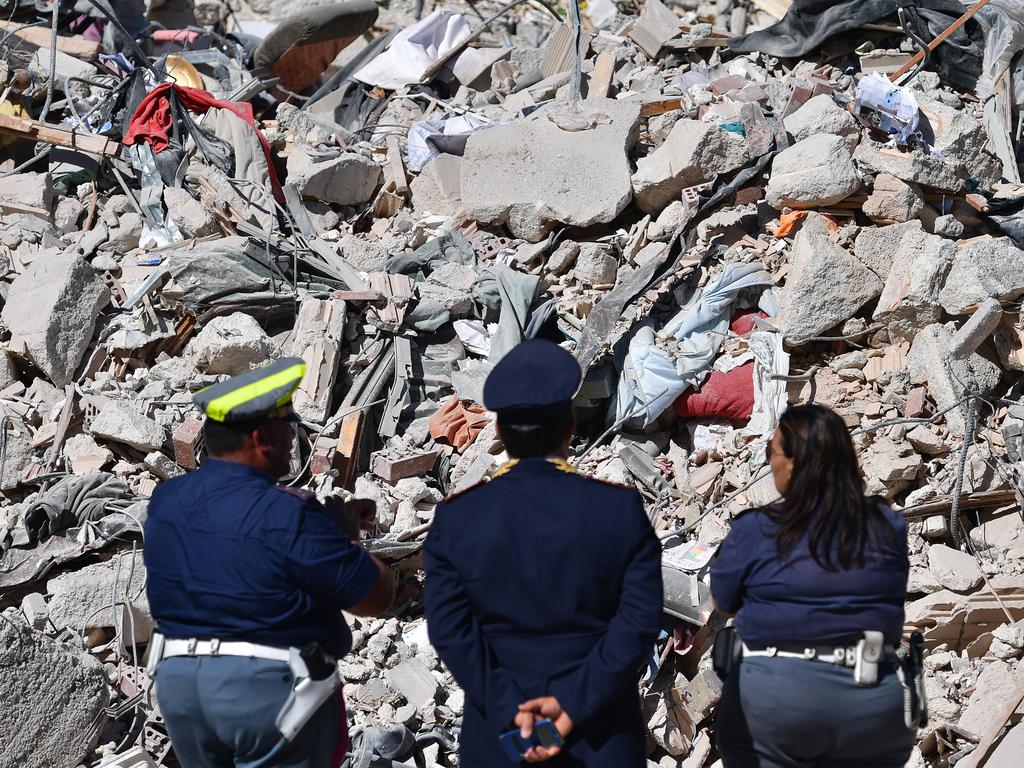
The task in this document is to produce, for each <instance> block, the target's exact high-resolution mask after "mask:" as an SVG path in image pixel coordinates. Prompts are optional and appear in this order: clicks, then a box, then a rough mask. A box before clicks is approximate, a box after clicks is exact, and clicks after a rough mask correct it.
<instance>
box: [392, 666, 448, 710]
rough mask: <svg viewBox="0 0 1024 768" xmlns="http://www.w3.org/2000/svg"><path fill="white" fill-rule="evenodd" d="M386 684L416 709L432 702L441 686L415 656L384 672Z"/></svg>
mask: <svg viewBox="0 0 1024 768" xmlns="http://www.w3.org/2000/svg"><path fill="white" fill-rule="evenodd" d="M384 676H385V677H386V678H387V681H388V685H390V686H391V687H392V688H393V689H395V690H396V691H398V692H399V693H400V694H402V696H404V697H405V700H406V701H407V702H408V703H410V704H412V705H413V706H415V707H416V708H417V709H419V708H420V707H423V706H425V705H427V704H430V703H432V702H433V701H434V700H435V698H436V697H437V693H438V691H439V690H440V688H441V685H440V683H438V682H437V678H436V677H434V676H433V675H432V674H431V672H430V669H428V668H427V666H426V665H425V664H424V663H423V662H421V661H420V660H419V659H417V658H412V659H408V660H406V661H403V662H402V663H401V664H399V665H398V666H396V667H393V668H392V669H389V670H388V671H387V672H385V673H384Z"/></svg>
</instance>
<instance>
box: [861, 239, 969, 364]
mask: <svg viewBox="0 0 1024 768" xmlns="http://www.w3.org/2000/svg"><path fill="white" fill-rule="evenodd" d="M914 223H917V222H914ZM878 239H881V240H886V239H887V238H884V237H883V238H878ZM860 245H861V240H860V238H858V239H857V246H858V247H857V254H858V255H860V254H861V248H860ZM864 250H865V251H866V250H868V249H867V248H865V249H864ZM955 255H956V246H955V245H954V244H953V243H952V242H950V241H949V240H945V239H943V238H941V237H938V236H936V235H929V234H927V233H925V232H924V231H923V230H922V229H921V228H920V227H916V228H910V227H908V228H907V229H906V230H905V231H904V235H903V237H902V239H900V241H899V244H898V245H897V247H896V249H895V250H894V251H892V252H891V253H890V257H891V258H892V267H891V269H890V270H889V274H888V275H887V276H886V278H885V285H884V286H883V288H882V295H881V296H880V297H879V299H878V306H877V307H876V309H875V313H874V316H873V318H874V319H875V320H877V321H879V322H882V323H885V324H886V325H887V326H888V328H889V332H890V335H891V336H892V337H894V338H898V339H913V338H914V336H915V335H916V334H917V331H918V330H919V329H921V328H923V327H925V326H926V325H929V324H931V323H935V322H938V321H939V320H940V319H941V318H942V307H941V306H940V304H939V294H940V291H941V290H942V286H943V284H944V283H945V280H946V275H947V274H948V273H949V270H950V267H951V266H952V264H953V259H954V256H955ZM972 351H973V350H972Z"/></svg>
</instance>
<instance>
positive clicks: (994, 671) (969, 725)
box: [957, 661, 1024, 738]
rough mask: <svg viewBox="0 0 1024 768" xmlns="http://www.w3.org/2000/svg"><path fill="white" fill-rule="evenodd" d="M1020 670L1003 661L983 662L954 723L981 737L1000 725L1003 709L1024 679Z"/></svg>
mask: <svg viewBox="0 0 1024 768" xmlns="http://www.w3.org/2000/svg"><path fill="white" fill-rule="evenodd" d="M1022 671H1024V670H1021V668H1020V667H1019V666H1018V667H1017V668H1016V669H1014V668H1011V667H1010V665H1009V664H1007V663H1006V662H1003V661H993V662H990V663H989V664H986V665H985V667H984V668H983V669H982V670H981V674H980V675H978V681H977V683H975V685H974V693H972V694H971V699H970V701H969V702H968V703H967V708H966V709H964V712H963V714H962V715H961V716H960V720H959V721H958V722H957V725H959V726H960V727H961V728H963V729H965V730H967V731H970V732H971V733H973V734H974V735H976V736H978V737H981V738H983V737H984V736H985V735H986V734H987V733H988V732H989V731H991V730H992V729H993V728H995V727H997V726H998V725H1000V723H999V722H998V720H999V718H1000V717H1001V715H1002V712H1003V710H1005V709H1006V705H1007V704H1009V702H1010V698H1011V697H1012V696H1014V695H1015V694H1016V693H1017V691H1018V689H1019V688H1020V685H1021V682H1022V680H1024V674H1022Z"/></svg>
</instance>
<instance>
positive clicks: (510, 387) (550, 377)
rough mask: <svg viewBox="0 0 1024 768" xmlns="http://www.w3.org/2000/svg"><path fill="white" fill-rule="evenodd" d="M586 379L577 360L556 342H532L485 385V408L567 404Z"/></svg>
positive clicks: (515, 350) (520, 348) (514, 351)
mask: <svg viewBox="0 0 1024 768" xmlns="http://www.w3.org/2000/svg"><path fill="white" fill-rule="evenodd" d="M582 380H583V372H582V371H581V370H580V365H579V363H577V362H576V358H575V357H573V356H572V355H570V354H569V353H568V352H566V351H565V350H564V349H562V348H561V347H560V346H558V345H557V344H555V343H554V342H553V341H547V340H546V339H529V340H527V341H524V342H522V343H521V344H519V345H518V346H516V347H513V349H512V351H511V352H509V353H508V354H506V355H505V356H504V357H502V358H501V362H499V363H498V364H497V365H495V366H494V369H493V370H492V371H491V373H490V375H488V377H487V381H485V382H484V405H486V406H487V408H488V409H489V410H492V411H503V410H507V409H509V408H543V407H545V406H551V405H557V404H558V403H567V402H569V401H570V400H572V398H573V396H574V395H575V394H576V390H577V389H578V388H579V386H580V381H582Z"/></svg>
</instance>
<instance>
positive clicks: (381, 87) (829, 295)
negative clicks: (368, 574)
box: [0, 0, 1024, 768]
mask: <svg viewBox="0 0 1024 768" xmlns="http://www.w3.org/2000/svg"><path fill="white" fill-rule="evenodd" d="M790 5H791V3H790V2H789V1H788V0H771V1H770V2H769V0H749V2H748V1H747V0H719V1H718V2H707V3H698V2H691V1H689V0H680V1H679V2H676V3H668V2H663V1H662V0H646V2H634V0H628V1H626V0H617V1H616V0H592V1H591V2H588V3H587V4H586V7H585V8H584V9H583V10H582V15H581V21H580V22H579V23H578V24H574V22H573V18H574V17H575V16H576V14H575V13H574V10H575V11H578V10H579V9H578V8H576V7H575V6H574V5H573V4H572V3H570V4H569V5H568V6H565V5H564V4H563V5H562V6H555V5H550V4H549V3H547V2H541V3H537V4H527V3H520V4H518V5H515V4H514V5H513V6H511V7H510V6H507V5H503V4H500V3H498V2H490V1H489V0H485V1H484V2H475V3H472V4H463V3H461V2H451V3H449V4H446V5H441V4H439V5H436V6H433V5H431V6H424V5H423V4H422V3H418V4H414V3H410V2H405V1H404V0H395V1H394V2H390V3H387V4H383V5H381V6H380V7H378V6H377V5H376V4H375V3H373V2H370V1H369V0H352V1H351V2H348V3H344V4H341V5H337V4H335V5H331V4H326V5H324V4H319V5H314V4H312V3H309V4H292V3H290V4H288V5H287V7H285V5H284V4H283V3H277V2H271V0H262V1H261V2H259V3H256V2H250V3H249V4H248V5H245V4H239V7H236V6H235V4H232V5H231V6H230V7H229V6H228V5H227V4H224V3H222V2H220V0H203V1H202V2H196V3H194V4H188V3H186V4H161V3H152V4H149V7H148V9H146V8H144V7H143V4H142V3H134V2H128V0H113V2H112V3H111V6H112V8H113V13H112V12H111V11H110V9H109V8H107V7H105V6H106V4H105V3H100V2H90V3H77V4H73V3H55V4H53V6H52V9H51V10H47V11H45V12H44V13H43V14H42V16H39V15H38V14H39V11H38V10H37V8H36V6H34V5H32V4H30V3H16V4H13V5H12V9H13V10H12V15H11V17H10V21H8V22H4V28H5V35H4V37H3V38H2V39H0V48H2V54H3V63H0V81H2V83H3V86H4V90H3V93H2V96H0V161H2V163H0V174H3V182H2V183H0V271H2V272H3V277H2V282H0V303H2V311H0V325H2V336H0V345H2V351H0V410H2V414H0V610H2V611H3V612H2V613H0V636H2V641H0V672H2V674H0V699H2V700H3V701H4V702H5V703H7V704H13V706H10V705H7V704H5V706H4V707H3V708H0V734H2V735H3V736H4V738H2V739H0V765H32V766H54V767H63V766H67V768H74V766H79V765H82V766H93V765H97V764H105V765H112V766H143V765H148V766H153V765H162V766H172V765H176V762H175V759H174V755H173V750H172V748H171V746H170V744H169V740H168V738H167V734H166V729H165V727H164V725H163V721H162V719H161V717H160V713H159V711H158V710H157V708H156V706H155V700H154V699H153V697H152V696H150V695H149V692H150V681H149V679H148V678H147V676H146V674H145V671H144V667H143V665H142V656H143V653H144V650H145V645H146V641H147V638H148V636H149V631H150V629H151V628H152V620H151V617H150V615H149V611H148V605H147V603H146V598H145V568H144V565H143V561H142V557H141V552H142V549H143V548H144V546H145V542H144V540H143V538H142V536H141V528H142V525H143V523H144V521H145V514H146V503H147V499H148V497H149V496H150V495H151V494H152V492H153V489H154V488H155V487H156V486H157V484H158V483H159V482H161V481H162V480H165V479H167V478H170V477H173V476H176V475H179V474H181V473H183V472H186V471H188V470H191V469H194V468H195V467H196V466H198V464H199V463H200V462H201V460H202V456H203V445H202V431H201V422H200V421H199V418H198V414H197V412H196V411H195V409H194V408H193V407H192V404H191V401H192V394H193V393H194V392H195V391H196V390H198V389H200V388H202V387H205V386H208V385H210V384H212V383H215V382H216V381H219V380H221V379H222V378H223V377H226V376H230V375H233V374H237V373H241V372H244V371H248V370H250V369H251V368H253V367H255V366H258V365H260V364H262V363H265V362H266V361H268V360H270V359H274V358H276V357H279V356H282V355H296V356H301V357H302V358H303V359H304V360H305V361H306V362H307V364H308V370H307V373H306V376H305V378H304V379H303V382H302V384H301V387H300V389H299V392H298V393H297V395H296V398H295V404H296V408H297V410H298V412H299V414H300V416H301V417H302V420H303V421H302V424H301V426H300V428H299V430H298V436H297V440H296V446H295V455H294V460H293V468H292V469H293V471H292V476H291V477H290V478H288V479H287V480H286V482H290V483H293V484H301V485H303V486H306V487H309V488H312V489H313V490H315V491H316V492H317V493H318V494H319V495H320V496H321V497H325V496H327V495H328V494H334V493H337V494H343V495H344V494H349V493H351V494H354V495H355V496H358V497H362V498H369V499H373V500H374V501H375V502H376V503H377V508H378V515H377V521H376V526H377V527H376V530H375V531H374V532H373V535H372V537H371V538H370V539H369V540H368V541H367V546H368V548H369V549H370V550H371V551H372V552H374V553H376V554H378V555H379V556H380V557H382V558H384V559H385V560H386V561H387V562H389V563H390V564H391V566H392V568H393V570H394V573H395V575H396V577H397V578H398V580H399V584H400V588H399V598H398V601H397V607H396V609H395V611H394V614H393V616H391V617H389V618H385V619H356V618H352V619H351V626H352V627H353V636H354V648H353V653H352V654H351V655H350V656H348V657H347V658H345V659H343V660H341V661H340V662H339V670H340V674H341V675H342V677H343V678H344V680H345V681H346V698H347V701H348V704H349V714H350V719H351V720H352V724H353V731H352V733H353V747H352V749H353V757H352V765H354V766H355V765H358V766H369V765H389V764H394V765H410V766H411V765H419V766H428V767H429V766H455V765H457V764H458V757H457V739H458V731H459V723H460V718H461V715H462V711H463V707H464V704H465V702H464V697H463V694H462V692H461V691H460V690H459V689H458V687H457V685H456V684H455V683H454V681H453V680H452V677H451V675H450V674H449V673H448V672H447V671H446V670H445V668H444V666H443V665H442V664H441V663H440V661H439V660H438V657H437V654H436V653H435V652H434V650H433V649H432V647H431V645H430V640H429V635H428V631H427V627H426V625H425V622H424V620H423V616H422V613H423V612H422V581H423V572H422V558H421V556H420V551H421V548H422V543H423V540H424V537H425V536H426V534H427V531H428V530H429V527H430V521H431V519H432V516H433V512H434V509H435V507H436V505H437V503H438V502H439V501H440V500H442V499H443V498H444V497H445V496H446V495H448V494H450V493H453V492H457V491H459V490H462V489H465V488H467V487H469V486H471V485H473V484H474V483H477V482H480V481H482V480H484V479H485V478H487V477H488V476H489V474H491V473H492V472H493V471H494V470H496V469H497V467H499V466H500V465H501V464H502V462H503V461H504V458H505V457H504V456H503V447H502V446H501V444H500V442H499V441H498V439H497V437H496V433H495V429H494V419H493V415H492V414H489V413H487V412H486V410H485V409H484V408H483V407H482V405H481V404H480V403H481V400H482V394H481V393H482V387H483V382H484V379H485V378H486V376H487V373H488V372H489V371H490V369H491V368H492V367H493V365H494V364H495V363H496V361H497V360H498V359H500V358H501V356H502V355H504V354H505V353H507V352H508V350H509V349H511V348H512V347H514V346H515V345H516V344H517V343H518V342H519V341H521V340H522V339H523V338H532V337H538V336H539V337H545V338H549V339H552V340H554V341H557V342H559V343H561V344H563V345H564V346H565V347H566V348H567V349H569V350H570V351H571V352H572V353H573V354H574V355H575V356H576V358H577V359H578V360H579V362H580V364H581V366H582V367H583V369H584V371H585V374H586V375H585V380H584V383H583V385H582V387H581V390H580V392H579V394H578V396H577V399H576V407H577V416H578V421H579V434H578V437H577V439H576V442H575V443H574V449H573V450H574V455H573V456H572V457H571V459H570V461H571V463H572V464H573V465H575V467H576V468H577V470H578V471H581V472H585V473H588V474H593V475H595V476H597V477H599V478H602V479H605V480H608V481H611V482H616V483H622V484H625V485H629V486H632V487H636V488H637V489H639V491H640V492H641V494H642V495H643V496H644V498H645V501H646V502H647V509H648V511H649V514H650V517H651V520H652V523H653V525H654V527H655V529H656V530H657V532H658V534H659V536H660V537H661V539H662V541H663V542H664V545H665V554H664V560H663V574H664V580H665V594H666V598H665V625H664V626H665V631H664V634H663V637H662V638H661V639H660V640H659V643H658V646H657V647H656V648H652V650H651V659H650V664H649V665H648V667H647V669H646V670H644V671H643V672H642V673H640V674H639V676H638V680H639V685H640V686H641V689H642V691H643V707H644V717H645V719H646V721H647V724H648V730H649V736H650V738H649V746H650V751H649V755H648V760H649V765H650V766H665V767H666V768H667V767H668V766H685V767H686V768H700V767H701V766H705V765H707V766H711V765H715V764H716V761H717V759H718V758H717V753H716V751H715V748H714V746H713V741H714V739H713V737H714V712H715V706H716V703H717V701H718V697H719V694H720V690H721V683H720V681H719V680H718V678H717V677H716V676H715V674H714V673H713V671H712V670H711V667H710V658H709V649H710V644H711V641H712V638H713V637H714V633H715V631H716V630H717V629H718V628H719V627H721V626H722V625H723V624H724V621H725V617H723V616H721V615H719V614H717V613H716V612H714V610H713V606H712V605H711V599H710V592H709V590H708V587H707V576H706V570H707V569H706V566H707V562H708V560H709V558H710V557H711V555H712V554H713V552H714V550H715V548H716V547H717V545H718V544H719V543H720V542H721V541H722V540H723V538H724V537H725V535H726V533H727V532H728V529H729V520H730V518H731V516H732V515H734V514H737V513H739V512H740V511H742V510H743V509H745V508H747V507H750V506H755V505H763V504H767V503H770V502H772V501H773V500H774V499H775V498H776V492H775V489H774V485H773V483H772V480H771V478H770V475H769V473H768V468H767V461H766V457H765V447H766V442H767V440H768V439H769V438H770V436H771V434H772V431H773V429H774V427H775V425H776V423H777V419H778V416H779V414H780V413H781V411H782V410H784V408H785V407H786V406H787V404H793V403H802V402H810V401H813V402H819V403H823V404H826V405H828V406H830V407H832V408H834V409H835V410H836V411H837V412H838V413H839V414H840V415H841V416H842V418H843V419H844V420H845V421H846V423H847V425H848V426H849V427H850V430H851V434H852V435H853V438H854V441H855V445H856V447H857V450H858V452H859V454H860V459H861V463H862V467H863V471H864V475H865V478H866V480H867V488H868V492H869V493H871V494H875V495H878V496H881V497H884V498H885V499H886V500H887V501H888V502H889V503H890V504H892V505H893V506H894V507H895V508H897V509H899V510H901V511H902V513H903V514H904V516H905V517H906V519H907V522H908V525H909V531H910V561H911V575H910V596H909V602H908V605H907V629H908V631H910V630H919V631H921V632H923V633H924V637H925V643H926V649H927V652H928V655H927V657H926V662H925V663H926V667H927V670H928V677H927V685H928V691H929V698H930V704H931V723H930V725H929V726H928V728H927V729H925V730H923V731H922V732H921V733H920V739H919V742H918V747H917V749H916V752H915V756H914V760H913V765H916V766H925V765H927V766H947V765H954V764H962V765H969V764H971V765H973V764H974V763H973V762H972V761H973V760H974V757H972V756H971V752H972V751H974V750H982V751H985V752H988V753H990V754H991V759H990V763H989V764H991V765H995V764H997V761H998V760H1008V759H1010V758H1007V756H1006V754H1007V752H1006V751H1008V750H1012V749H1013V745H1014V744H1017V745H1020V744H1021V743H1022V741H1024V731H1022V729H1024V724H1021V723H1020V722H1019V721H1020V716H1019V713H1018V714H1017V715H1016V716H1015V715H1013V709H1014V705H1013V702H1014V701H1019V696H1020V693H1021V686H1022V685H1024V663H1022V662H1021V658H1022V656H1024V519H1022V516H1021V501H1022V491H1024V481H1022V475H1024V404H1022V403H1021V400H1020V396H1021V392H1022V388H1024V382H1022V373H1024V312H1022V306H1021V299H1022V298H1024V213H1022V211H1024V185H1022V183H1021V176H1020V173H1021V171H1020V167H1021V166H1020V164H1019V162H1018V157H1019V149H1020V142H1019V136H1020V130H1021V121H1020V114H1019V109H1018V106H1019V103H1020V102H1021V101H1022V100H1024V96H1022V95H1021V94H1024V83H1022V82H1021V70H1020V68H1019V67H1018V66H1017V65H1018V64H1019V56H1016V58H1015V55H1016V54H1017V53H1018V52H1019V50H1020V49H1021V47H1022V43H1024V13H1022V12H1021V11H1020V9H1019V5H1018V4H1015V3H1012V2H1008V1H1005V0H1004V1H1001V0H992V2H990V3H989V4H988V5H987V6H986V7H985V8H983V9H981V10H980V11H978V12H977V14H976V16H975V17H972V19H971V20H969V21H967V22H966V25H965V26H963V27H962V28H958V30H959V31H956V30H954V35H953V37H952V38H951V42H948V43H940V44H939V45H937V46H936V47H935V49H934V50H932V51H931V52H929V53H927V55H924V52H922V50H921V49H922V45H923V44H922V43H921V42H920V41H921V39H922V38H924V39H925V40H926V41H928V40H932V39H934V38H936V37H938V36H939V33H941V32H944V31H945V30H946V29H947V28H948V27H950V26H952V25H954V22H956V21H957V16H956V15H952V16H947V15H944V14H947V13H948V12H949V7H950V6H951V4H950V3H948V2H946V3H938V4H936V3H931V4H929V3H927V2H922V3H916V4H915V3H910V4H903V5H908V6H913V7H911V8H910V10H909V11H908V12H907V13H903V11H906V10H907V9H906V8H904V9H902V10H901V15H900V16H899V17H897V15H896V14H895V5H893V7H892V8H891V9H888V10H892V11H893V14H892V15H886V16H881V17H871V18H868V16H869V15H870V14H871V13H872V12H873V10H874V11H877V12H878V13H885V10H884V9H883V10H881V11H879V10H878V8H880V7H881V6H883V5H885V4H879V3H873V4H872V3H849V2H840V3H833V4H830V5H831V6H832V8H831V10H829V11H828V13H827V14H825V15H823V14H824V12H822V11H820V7H821V6H822V5H829V4H820V3H801V2H797V3H795V4H794V6H808V7H807V8H806V9H804V10H805V11H806V13H805V14H804V16H803V17H802V20H794V14H793V13H790V14H788V15H787V10H789V8H790ZM936 5H940V6H942V7H941V8H939V9H938V10H934V9H933V10H930V11H929V12H928V13H927V14H923V13H921V12H920V8H917V6H921V8H929V9H930V8H932V6H936ZM952 5H955V4H952ZM816 9H817V10H816ZM964 10H965V11H966V10H967V6H965V7H964ZM829 14H830V15H829ZM51 23H52V24H53V25H54V26H53V27H52V29H53V30H55V31H54V32H53V33H52V34H51V29H50V27H49V25H50V24H51ZM936 24H938V25H939V26H938V27H936V26H935V25H936ZM997 32H998V33H997ZM954 43H956V44H955V45H954ZM965 52H966V53H965ZM1004 726H1009V727H1010V731H1009V733H1008V734H1007V735H1006V736H1005V738H1003V740H1002V741H1001V742H1000V743H999V744H996V745H995V746H994V747H993V745H992V743H991V740H992V739H993V738H995V737H996V736H997V735H998V734H999V733H1000V729H1002V728H1003V727H1004ZM979 745H980V746H979ZM1017 754H1019V752H1018V753H1017ZM961 759H963V760H965V761H966V762H963V763H958V761H959V760H961ZM392 761H393V762H392ZM1001 764H1007V765H1009V764H1011V763H1010V762H1006V763H1001Z"/></svg>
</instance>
